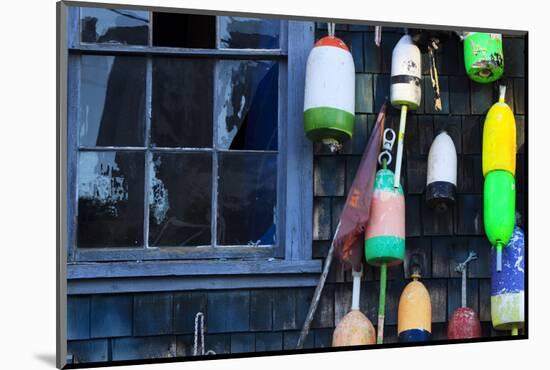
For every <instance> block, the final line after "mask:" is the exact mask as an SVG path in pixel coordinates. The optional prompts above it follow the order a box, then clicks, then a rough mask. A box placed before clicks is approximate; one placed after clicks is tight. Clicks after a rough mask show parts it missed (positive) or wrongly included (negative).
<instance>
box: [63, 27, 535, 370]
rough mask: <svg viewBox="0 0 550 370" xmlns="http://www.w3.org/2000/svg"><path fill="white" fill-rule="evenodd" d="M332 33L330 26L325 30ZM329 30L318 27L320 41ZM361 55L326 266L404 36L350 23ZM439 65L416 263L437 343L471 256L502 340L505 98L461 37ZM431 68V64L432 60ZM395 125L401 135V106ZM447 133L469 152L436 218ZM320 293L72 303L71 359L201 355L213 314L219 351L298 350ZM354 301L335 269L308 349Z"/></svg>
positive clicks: (416, 221)
mask: <svg viewBox="0 0 550 370" xmlns="http://www.w3.org/2000/svg"><path fill="white" fill-rule="evenodd" d="M321 27H322V26H321ZM324 32H325V31H324V30H322V29H319V30H318V33H319V35H321V34H323V33H324ZM336 34H337V36H339V37H342V38H343V39H344V40H345V41H346V43H347V44H348V45H349V46H350V48H351V50H352V53H353V56H354V60H355V63H356V72H357V89H356V94H357V103H356V111H357V115H356V126H355V134H354V138H353V141H352V142H350V143H348V144H347V145H346V147H345V148H344V150H343V152H342V153H340V154H330V153H328V152H327V151H326V150H324V149H323V148H321V147H319V146H317V147H316V148H315V160H314V179H312V181H313V183H314V194H313V196H314V218H313V220H312V222H313V229H314V240H315V241H314V243H313V246H312V248H313V256H314V258H319V259H321V258H323V257H325V255H326V252H327V250H328V247H329V244H330V239H331V237H332V234H333V232H334V228H335V225H336V224H337V222H338V216H339V213H340V210H341V207H342V205H343V203H344V200H345V196H346V191H347V189H348V188H349V186H350V184H351V181H352V180H353V176H354V171H355V169H356V167H357V165H358V163H359V159H360V156H361V154H362V151H363V149H364V147H365V145H366V142H367V139H368V135H369V133H370V129H371V128H372V125H373V123H374V120H375V117H376V112H377V111H378V109H379V108H380V106H381V104H382V102H383V101H384V99H385V97H386V96H387V95H388V94H389V68H390V63H391V51H392V48H393V46H394V44H395V43H396V42H397V40H398V38H399V37H400V33H398V32H395V30H393V29H385V32H384V34H383V37H382V47H381V48H377V47H376V46H375V45H374V41H373V36H374V35H373V32H372V28H370V27H365V26H349V27H348V26H342V25H339V26H338V27H337V31H336ZM524 51H525V40H524V39H523V38H510V37H505V39H504V55H505V78H506V81H507V85H508V89H507V101H508V103H509V104H510V105H511V107H512V108H513V110H514V112H515V114H516V124H517V132H518V135H517V138H518V162H517V163H518V170H517V174H516V181H517V189H518V197H517V208H518V210H519V211H520V213H523V209H524V194H525V193H524V192H525V189H526V179H525V178H524V150H523V143H524V114H525V109H526V107H525V89H524V87H525V65H524ZM438 57H439V59H438V60H439V63H440V65H439V72H440V74H441V75H440V83H441V89H442V100H443V111H442V112H439V113H436V112H435V111H434V109H433V104H432V102H431V95H432V90H431V85H430V80H429V77H428V76H427V75H428V69H427V63H424V65H423V67H424V75H425V76H424V84H423V102H424V103H423V104H424V105H423V106H422V107H420V109H419V110H418V111H417V112H415V113H413V114H411V115H409V118H408V123H407V136H406V152H405V157H404V167H403V173H402V174H403V180H404V181H403V185H404V188H405V191H406V209H407V244H406V248H407V255H408V256H410V255H411V254H412V253H418V254H420V255H421V256H422V257H423V262H424V266H423V268H424V271H423V280H424V283H425V284H426V286H427V288H428V289H429V291H430V294H431V297H432V308H433V334H434V335H433V337H434V339H445V338H446V326H447V320H448V318H449V316H450V314H451V313H452V312H453V310H454V309H455V308H457V307H458V306H459V305H460V275H459V274H458V273H456V272H454V267H455V265H456V263H458V262H461V261H462V260H463V259H464V258H465V257H466V255H467V254H468V252H469V251H470V250H473V251H475V252H477V253H478V255H479V259H478V260H477V261H475V262H473V263H472V264H471V265H470V266H469V272H468V275H469V278H470V280H469V283H468V284H469V286H468V289H469V290H468V305H469V306H471V307H473V308H474V309H475V310H477V311H478V312H479V313H480V316H481V320H482V327H483V335H484V336H496V335H501V334H500V333H498V332H495V331H493V330H492V328H491V323H490V303H489V302H490V271H489V244H488V242H487V240H486V238H485V236H484V230H483V203H482V200H483V199H482V185H483V177H482V173H481V132H482V128H483V120H484V115H485V113H486V112H487V110H488V108H489V107H490V106H491V104H492V103H493V102H494V101H495V99H496V95H497V91H496V85H494V86H493V85H480V84H475V83H472V82H470V81H469V80H468V78H467V77H466V75H465V73H464V66H463V62H462V46H461V45H460V44H459V43H458V41H456V40H453V41H452V42H449V43H447V44H445V45H444V46H443V49H442V50H441V53H440V54H439V55H438ZM424 61H425V62H427V60H426V59H424ZM389 113H390V114H389V116H388V118H387V120H386V127H393V128H394V129H397V125H398V116H397V113H398V112H397V111H396V110H394V109H393V108H392V109H391V110H390V112H389ZM442 128H446V130H447V131H448V132H449V134H450V135H451V137H452V138H453V140H454V142H455V146H456V148H457V151H458V166H459V169H458V171H459V174H458V199H457V204H456V206H455V208H453V209H451V210H450V211H449V212H447V213H444V214H435V213H434V212H433V211H431V210H430V209H428V208H427V207H426V205H425V202H424V198H423V191H424V185H425V181H426V159H427V154H428V150H429V147H430V144H431V141H432V139H433V138H434V135H435V134H436V133H437V132H438V130H440V129H442ZM377 277H378V271H377V270H376V269H373V268H372V267H368V266H367V267H366V270H365V277H364V280H365V281H364V284H363V285H362V296H361V309H362V311H363V312H364V313H365V314H366V315H367V316H368V317H369V318H370V320H371V321H372V322H373V323H374V324H376V310H377V304H378V281H377ZM408 277H409V271H408V265H407V264H406V263H405V264H404V265H402V266H400V267H393V268H390V270H389V282H388V292H387V316H386V328H385V337H386V338H385V341H386V342H387V343H391V342H395V341H396V339H397V338H396V324H397V321H396V320H397V303H398V300H399V295H400V294H401V291H402V289H403V287H404V285H405V284H406V283H407V282H408ZM312 294H313V288H292V287H291V288H285V289H240V290H223V291H192V292H168V293H143V294H116V295H78V296H70V297H69V298H68V339H69V343H68V350H69V353H70V354H73V355H74V356H75V360H76V361H79V362H96V361H109V360H131V359H147V358H159V357H173V356H176V355H178V356H185V355H190V354H192V347H193V331H194V317H195V314H196V312H198V311H201V312H203V313H205V315H206V319H205V320H206V325H207V330H206V348H207V349H212V350H214V351H215V352H216V353H242V352H254V351H256V352H263V351H277V350H282V349H294V348H295V345H296V342H297V339H298V334H299V329H300V328H301V325H302V324H303V321H304V319H305V315H306V313H307V310H308V306H309V303H310V300H311V296H312ZM350 304H351V279H350V274H349V273H345V272H344V271H342V269H341V268H340V267H339V264H338V263H335V264H334V266H333V269H332V271H331V274H330V277H329V282H328V284H327V286H326V288H325V291H324V294H323V297H322V299H321V303H320V306H319V309H318V313H317V315H316V318H315V320H314V323H313V329H312V330H311V332H310V335H309V337H308V340H307V342H306V347H327V346H330V343H331V337H332V331H333V328H334V326H335V324H336V323H337V322H338V321H339V320H340V318H341V317H342V316H343V315H344V314H345V313H346V312H347V310H348V308H349V306H350Z"/></svg>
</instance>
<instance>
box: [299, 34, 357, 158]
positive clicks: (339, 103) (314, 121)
mask: <svg viewBox="0 0 550 370" xmlns="http://www.w3.org/2000/svg"><path fill="white" fill-rule="evenodd" d="M354 122H355V65H354V64H353V58H352V56H351V53H350V51H349V49H348V47H347V46H346V44H345V43H344V42H343V41H342V40H340V39H339V38H337V37H332V36H327V37H323V38H322V39H320V40H319V41H317V43H316V44H315V46H314V47H313V49H312V50H311V52H310V53H309V57H308V59H307V66H306V83H305V92H304V131H305V133H306V135H307V137H308V138H309V139H310V140H313V141H315V142H322V143H324V144H326V145H329V146H330V147H331V150H333V151H334V150H336V149H337V148H340V147H341V145H342V143H344V142H345V141H347V140H349V139H350V138H351V136H352V134H353V125H354Z"/></svg>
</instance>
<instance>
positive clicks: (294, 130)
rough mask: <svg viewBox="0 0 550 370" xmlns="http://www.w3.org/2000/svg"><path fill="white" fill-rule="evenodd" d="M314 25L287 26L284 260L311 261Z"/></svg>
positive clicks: (302, 23) (306, 23)
mask: <svg viewBox="0 0 550 370" xmlns="http://www.w3.org/2000/svg"><path fill="white" fill-rule="evenodd" d="M314 30H315V25H314V23H313V22H298V21H289V22H288V80H287V85H286V86H285V87H286V89H287V90H288V96H287V102H288V103H287V114H288V115H287V117H288V118H287V122H288V125H287V126H286V130H287V132H286V147H281V150H280V155H279V156H280V157H281V159H280V160H281V161H285V162H286V163H287V174H286V188H285V191H284V194H285V195H286V206H285V209H286V215H285V222H284V225H285V229H284V241H285V245H286V253H285V257H286V259H287V260H309V259H311V242H312V232H311V228H312V226H311V219H312V209H313V199H312V197H311V196H303V195H304V194H313V184H312V181H311V178H312V177H313V148H312V144H311V142H309V140H308V139H307V138H306V137H305V135H304V134H303V102H304V88H303V86H304V84H305V67H306V62H307V57H308V55H309V49H310V48H311V47H312V46H313V42H314Z"/></svg>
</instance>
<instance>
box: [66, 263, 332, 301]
mask: <svg viewBox="0 0 550 370" xmlns="http://www.w3.org/2000/svg"><path fill="white" fill-rule="evenodd" d="M321 268H322V266H321V260H309V261H299V260H297V261H286V260H277V259H273V260H255V261H219V260H218V261H147V262H103V263H71V264H69V265H68V266H67V281H68V286H67V291H68V294H101V293H129V292H147V291H155V292H156V291H174V290H204V289H244V288H277V287H298V286H315V285H316V284H317V281H318V274H319V273H320V272H321Z"/></svg>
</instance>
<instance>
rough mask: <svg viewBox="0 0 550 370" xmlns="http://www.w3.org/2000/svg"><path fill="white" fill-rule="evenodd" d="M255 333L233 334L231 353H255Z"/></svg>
mask: <svg viewBox="0 0 550 370" xmlns="http://www.w3.org/2000/svg"><path fill="white" fill-rule="evenodd" d="M255 338H256V336H255V335H254V333H236V334H231V353H251V352H254V351H255V348H256V346H255Z"/></svg>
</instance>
